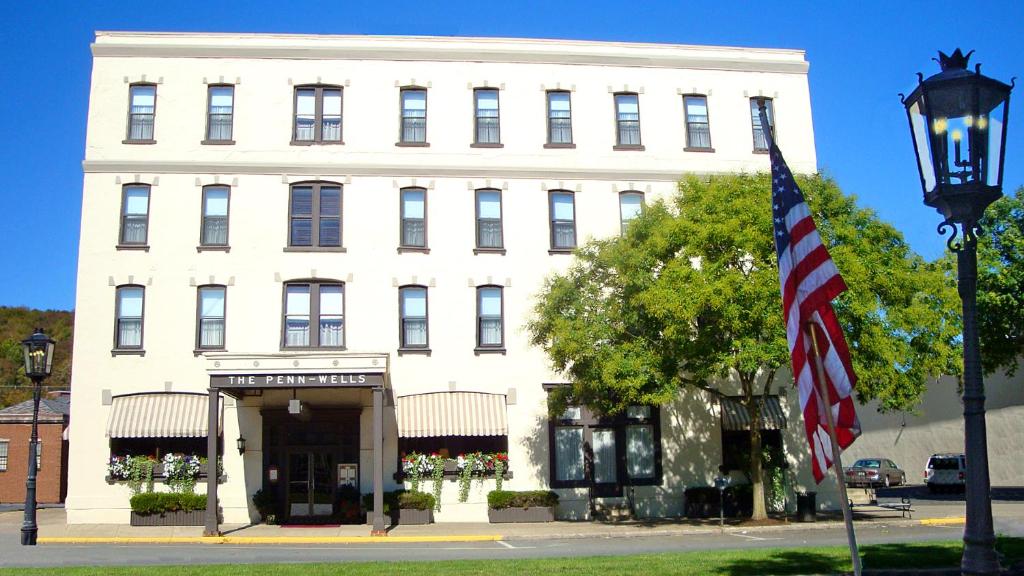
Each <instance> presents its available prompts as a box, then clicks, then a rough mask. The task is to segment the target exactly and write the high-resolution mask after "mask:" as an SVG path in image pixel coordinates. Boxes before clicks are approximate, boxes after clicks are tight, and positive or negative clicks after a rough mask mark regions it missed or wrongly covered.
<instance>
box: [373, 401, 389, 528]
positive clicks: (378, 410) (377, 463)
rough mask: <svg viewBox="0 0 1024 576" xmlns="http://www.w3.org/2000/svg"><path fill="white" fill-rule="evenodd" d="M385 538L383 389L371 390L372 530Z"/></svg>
mask: <svg viewBox="0 0 1024 576" xmlns="http://www.w3.org/2000/svg"><path fill="white" fill-rule="evenodd" d="M370 534H371V535H372V536H387V529H386V527H385V526H384V388H383V387H380V388H374V389H373V530H372V531H371V532H370Z"/></svg>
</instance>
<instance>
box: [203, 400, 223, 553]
mask: <svg viewBox="0 0 1024 576" xmlns="http://www.w3.org/2000/svg"><path fill="white" fill-rule="evenodd" d="M209 390H210V409H209V423H208V424H207V428H206V430H207V433H206V527H205V528H204V529H203V536H220V519H219V518H218V517H217V480H218V478H217V438H218V437H219V436H220V430H219V429H218V428H217V413H218V408H219V406H218V398H219V394H218V390H217V389H216V388H210V389H209Z"/></svg>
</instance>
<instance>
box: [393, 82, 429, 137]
mask: <svg viewBox="0 0 1024 576" xmlns="http://www.w3.org/2000/svg"><path fill="white" fill-rule="evenodd" d="M401 98H402V130H401V134H400V135H399V143H401V144H425V143H426V142H427V91H426V90H424V89H422V88H402V93H401Z"/></svg>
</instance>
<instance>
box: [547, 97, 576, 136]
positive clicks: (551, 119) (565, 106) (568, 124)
mask: <svg viewBox="0 0 1024 576" xmlns="http://www.w3.org/2000/svg"><path fill="white" fill-rule="evenodd" d="M548 144H572V110H571V108H570V102H569V93H568V92H563V91H561V90H556V91H551V92H548Z"/></svg>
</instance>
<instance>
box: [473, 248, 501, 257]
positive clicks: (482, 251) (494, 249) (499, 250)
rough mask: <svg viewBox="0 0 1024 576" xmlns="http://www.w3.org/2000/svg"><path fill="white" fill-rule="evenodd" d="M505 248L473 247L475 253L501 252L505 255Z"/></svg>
mask: <svg viewBox="0 0 1024 576" xmlns="http://www.w3.org/2000/svg"><path fill="white" fill-rule="evenodd" d="M505 252H506V250H505V249H504V248H473V254H501V255H502V256H504V255H505Z"/></svg>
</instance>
